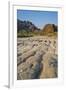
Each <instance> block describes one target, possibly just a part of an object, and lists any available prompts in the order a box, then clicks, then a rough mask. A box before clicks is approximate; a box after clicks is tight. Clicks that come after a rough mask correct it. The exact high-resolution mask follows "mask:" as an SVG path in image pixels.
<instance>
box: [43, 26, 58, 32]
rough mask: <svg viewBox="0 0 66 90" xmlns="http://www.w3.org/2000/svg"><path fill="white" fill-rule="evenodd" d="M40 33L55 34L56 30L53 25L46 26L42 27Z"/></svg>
mask: <svg viewBox="0 0 66 90" xmlns="http://www.w3.org/2000/svg"><path fill="white" fill-rule="evenodd" d="M42 31H43V32H45V33H53V32H57V31H58V28H57V26H56V25H54V24H46V25H45V26H44V28H43V29H42Z"/></svg>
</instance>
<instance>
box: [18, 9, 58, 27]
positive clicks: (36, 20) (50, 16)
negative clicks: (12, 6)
mask: <svg viewBox="0 0 66 90" xmlns="http://www.w3.org/2000/svg"><path fill="white" fill-rule="evenodd" d="M17 19H19V20H22V21H31V22H32V23H33V24H34V25H36V26H37V27H38V28H43V26H45V24H55V25H58V12H57V11H35V10H17Z"/></svg>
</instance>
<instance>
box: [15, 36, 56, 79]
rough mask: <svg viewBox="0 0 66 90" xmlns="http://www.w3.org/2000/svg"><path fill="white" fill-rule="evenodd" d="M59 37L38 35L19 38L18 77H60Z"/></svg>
mask: <svg viewBox="0 0 66 90" xmlns="http://www.w3.org/2000/svg"><path fill="white" fill-rule="evenodd" d="M57 47H58V46H57V38H56V37H47V36H37V37H28V38H18V39H17V79H18V80H22V79H40V78H57V77H58V53H57V52H58V51H57V50H58V48H57Z"/></svg>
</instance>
